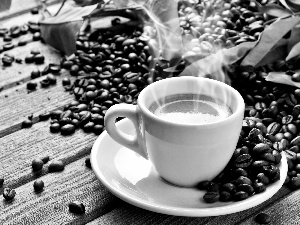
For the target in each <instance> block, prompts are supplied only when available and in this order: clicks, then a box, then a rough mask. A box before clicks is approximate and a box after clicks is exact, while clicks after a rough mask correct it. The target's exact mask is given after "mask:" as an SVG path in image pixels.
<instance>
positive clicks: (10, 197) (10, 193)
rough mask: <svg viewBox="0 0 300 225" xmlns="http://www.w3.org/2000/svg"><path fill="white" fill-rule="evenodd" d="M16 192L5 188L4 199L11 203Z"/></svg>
mask: <svg viewBox="0 0 300 225" xmlns="http://www.w3.org/2000/svg"><path fill="white" fill-rule="evenodd" d="M15 196H16V191H15V190H14V189H11V188H4V190H3V197H4V199H5V200H6V201H11V200H13V199H14V198H15Z"/></svg>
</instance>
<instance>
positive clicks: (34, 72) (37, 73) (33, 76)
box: [30, 69, 41, 79]
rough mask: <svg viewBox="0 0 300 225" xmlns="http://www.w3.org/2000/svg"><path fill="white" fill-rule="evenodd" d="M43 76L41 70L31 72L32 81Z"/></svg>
mask: <svg viewBox="0 0 300 225" xmlns="http://www.w3.org/2000/svg"><path fill="white" fill-rule="evenodd" d="M40 76H41V72H40V70H39V69H34V70H32V71H31V76H30V77H31V79H35V78H38V77H40Z"/></svg>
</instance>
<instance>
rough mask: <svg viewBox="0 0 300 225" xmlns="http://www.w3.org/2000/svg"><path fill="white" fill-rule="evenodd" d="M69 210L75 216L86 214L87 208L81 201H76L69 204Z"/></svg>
mask: <svg viewBox="0 0 300 225" xmlns="http://www.w3.org/2000/svg"><path fill="white" fill-rule="evenodd" d="M69 210H70V212H72V213H75V214H84V213H85V206H84V204H83V203H80V202H79V201H74V202H70V203H69Z"/></svg>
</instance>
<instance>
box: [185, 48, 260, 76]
mask: <svg viewBox="0 0 300 225" xmlns="http://www.w3.org/2000/svg"><path fill="white" fill-rule="evenodd" d="M255 45H256V42H244V43H241V44H239V45H237V46H235V47H232V48H229V49H223V50H220V51H218V52H217V53H215V54H212V55H209V56H207V57H205V58H203V59H200V60H198V61H196V62H194V63H192V64H191V65H189V66H187V67H186V68H185V69H184V70H183V71H182V72H181V73H180V75H179V76H199V77H204V76H207V75H211V76H212V75H215V77H213V78H214V79H216V80H219V81H222V82H224V81H225V79H226V77H225V75H224V74H222V69H223V67H224V66H228V65H231V64H233V63H235V62H237V61H239V60H240V59H242V58H243V57H244V56H245V55H246V54H247V52H249V51H250V50H251V49H252V48H253V47H254V46H255Z"/></svg>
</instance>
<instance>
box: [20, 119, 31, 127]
mask: <svg viewBox="0 0 300 225" xmlns="http://www.w3.org/2000/svg"><path fill="white" fill-rule="evenodd" d="M32 124H33V123H32V120H30V119H25V120H23V122H22V128H28V127H31V126H32Z"/></svg>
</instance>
